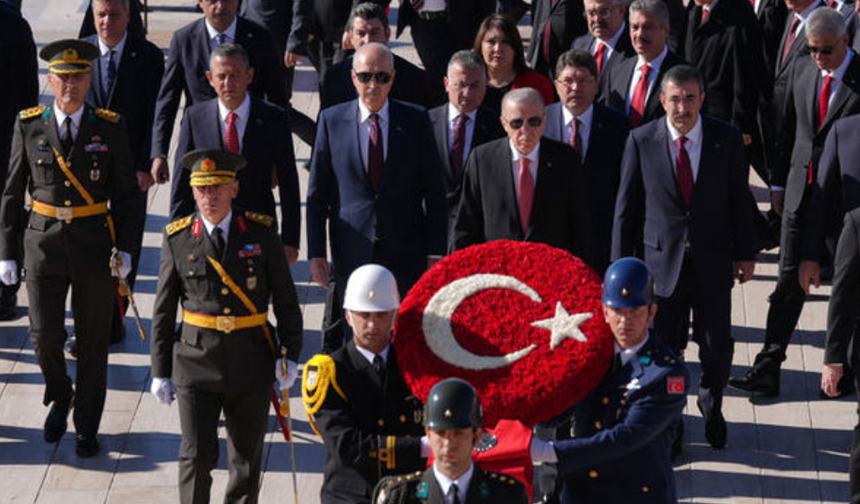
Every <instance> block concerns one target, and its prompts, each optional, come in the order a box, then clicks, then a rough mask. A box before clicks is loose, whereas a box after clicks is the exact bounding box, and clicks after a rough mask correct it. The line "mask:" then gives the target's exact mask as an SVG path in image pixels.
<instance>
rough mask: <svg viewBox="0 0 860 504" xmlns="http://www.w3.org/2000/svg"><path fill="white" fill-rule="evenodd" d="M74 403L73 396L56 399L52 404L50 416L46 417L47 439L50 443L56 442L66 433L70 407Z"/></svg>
mask: <svg viewBox="0 0 860 504" xmlns="http://www.w3.org/2000/svg"><path fill="white" fill-rule="evenodd" d="M71 404H72V400H71V398H70V399H69V400H68V401H64V402H59V401H54V404H52V405H51V411H49V412H48V417H47V418H45V441H47V442H48V443H56V442H57V441H59V440H60V438H61V437H63V434H65V433H66V429H67V428H68V427H69V422H68V420H67V419H68V417H69V407H70V406H71Z"/></svg>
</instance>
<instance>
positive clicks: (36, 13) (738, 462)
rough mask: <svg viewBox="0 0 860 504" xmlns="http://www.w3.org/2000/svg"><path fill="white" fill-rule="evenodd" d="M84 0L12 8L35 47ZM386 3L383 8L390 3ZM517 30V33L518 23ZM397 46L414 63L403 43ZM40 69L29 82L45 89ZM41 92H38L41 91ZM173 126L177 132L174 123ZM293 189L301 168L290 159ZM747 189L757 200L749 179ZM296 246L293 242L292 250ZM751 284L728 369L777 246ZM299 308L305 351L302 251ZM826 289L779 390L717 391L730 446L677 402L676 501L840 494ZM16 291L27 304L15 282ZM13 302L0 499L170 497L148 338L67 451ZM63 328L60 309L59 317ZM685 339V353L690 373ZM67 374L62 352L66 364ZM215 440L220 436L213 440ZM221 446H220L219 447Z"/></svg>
mask: <svg viewBox="0 0 860 504" xmlns="http://www.w3.org/2000/svg"><path fill="white" fill-rule="evenodd" d="M192 4H193V3H192V0H150V5H151V7H152V12H151V13H150V16H149V23H150V29H151V35H150V38H151V39H152V40H153V41H155V42H156V43H157V44H158V45H159V46H160V47H163V48H166V47H167V45H168V44H169V40H170V36H171V33H172V31H173V30H175V29H176V28H178V27H180V26H182V25H184V24H186V23H187V22H189V21H190V20H193V19H196V17H197V16H198V15H197V14H195V13H194V12H193V11H192V10H191V6H192ZM85 5H86V2H85V1H84V0H24V14H25V16H26V17H27V18H28V20H29V21H30V23H31V25H32V26H33V30H34V32H35V34H36V39H37V42H38V44H39V46H40V47H41V46H42V45H44V44H45V43H47V42H49V41H51V40H54V39H57V38H61V37H71V36H75V35H76V34H77V29H78V24H79V22H80V21H79V20H80V19H81V17H82V13H83V10H84V6H85ZM395 12H396V11H395ZM524 34H526V35H527V30H524ZM393 45H394V46H395V50H396V52H398V53H399V54H400V55H402V56H404V57H407V58H409V59H412V60H413V61H415V60H416V59H417V58H416V55H415V52H414V50H413V49H412V46H411V44H410V43H409V42H408V34H407V37H406V38H405V39H401V40H398V41H396V43H395V44H393ZM44 75H45V71H44V69H43V70H42V72H41V80H42V84H43V89H44V83H45V80H44ZM295 89H296V95H295V97H294V102H293V103H294V106H295V107H296V108H298V109H300V110H302V111H303V112H305V113H307V114H311V115H315V113H316V110H317V109H318V106H319V101H318V97H317V94H316V93H315V92H314V90H315V89H316V76H315V74H314V72H313V69H312V67H310V66H309V65H308V64H307V62H303V63H302V65H300V66H299V68H298V74H297V79H296V88H295ZM51 99H52V98H51V97H50V96H49V95H47V94H43V96H42V101H43V102H48V101H50V100H51ZM177 129H178V128H177ZM296 148H297V156H296V157H297V161H298V163H299V164H302V163H304V162H305V161H307V158H308V156H309V148H308V146H306V145H304V144H302V143H301V142H300V141H298V140H297V141H296ZM299 174H300V176H301V180H302V186H303V188H304V187H306V185H307V174H306V172H305V171H304V170H302V169H299ZM753 182H754V184H755V185H756V186H757V187H759V189H758V190H757V196H759V199H760V200H761V201H764V197H765V193H764V191H763V190H761V189H760V186H761V184H760V182H758V181H755V180H754V181H753ZM167 200H168V191H167V189H166V188H164V187H162V188H159V189H157V190H152V191H150V206H149V208H150V210H149V218H148V221H147V227H146V236H145V249H144V253H143V258H142V261H141V262H142V266H141V268H140V275H139V278H138V285H137V292H136V298H137V300H138V303H139V304H140V307H141V312H142V313H143V315H144V318H145V321H144V324H145V326H146V328H147V329H149V327H150V314H151V308H152V303H153V297H154V293H155V288H156V284H157V269H158V255H159V249H160V242H161V235H160V231H161V229H162V227H163V225H164V224H165V223H166V219H167V218H166V214H167V208H168V201H167ZM303 248H304V247H303ZM759 259H760V263H759V265H758V269H757V272H756V277H755V280H754V281H753V282H751V283H749V284H747V285H744V286H741V287H736V288H735V290H734V292H733V302H734V310H733V315H732V319H733V320H732V322H733V325H734V336H735V338H736V340H737V345H736V351H735V358H734V369H733V374H739V373H741V372H743V371H744V370H745V369H746V368H747V366H748V365H749V363H750V361H751V360H752V358H753V357H754V355H755V352H756V351H757V350H758V348H759V346H760V344H761V341H762V338H763V328H764V323H765V317H766V311H767V302H766V298H767V295H768V294H769V293H770V291H771V290H772V289H773V285H774V280H775V277H776V256H775V255H774V254H773V253H767V254H763V255H761V256H760V257H759ZM293 275H294V278H295V281H296V285H297V288H298V291H299V296H300V300H301V302H302V309H303V313H304V317H305V328H306V330H305V352H304V355H303V357H302V361H305V360H306V359H307V358H308V357H309V356H310V355H312V354H313V352H314V350H315V349H317V348H319V326H320V320H321V318H322V302H323V292H322V290H321V289H320V288H318V287H316V286H314V285H312V283H311V282H310V275H309V270H308V263H307V262H306V261H305V260H304V257H303V258H302V260H301V261H299V262H298V263H297V264H296V265H295V266H294V267H293ZM828 292H829V288H828V287H824V288H822V289H821V290H820V291H819V292H817V293H816V295H815V296H813V297H812V299H811V301H810V302H809V303H808V304H807V306H806V309H805V310H804V312H803V317H802V319H801V322H800V327H799V329H798V331H797V333H796V336H795V341H796V343H797V344H796V345H794V346H793V347H792V348H791V350H790V352H789V359H788V361H787V362H786V365H785V369H784V372H783V394H782V396H780V397H779V398H778V400H752V401H751V400H749V399H748V398H747V397H745V396H741V395H738V394H736V393H734V392H732V391H729V392H728V395H727V397H726V401H725V414H726V417H727V419H728V421H729V446H728V447H727V448H726V449H725V450H723V451H713V450H711V449H710V448H709V447H708V446H707V444H706V442H705V440H704V432H703V423H702V419H701V417H700V415H699V413H698V411H697V409H696V407H695V398H694V397H691V398H690V399H689V403H688V408H687V411H686V424H687V445H686V447H685V452H684V456H683V458H682V460H681V461H680V462H679V464H678V465H677V466H676V472H677V476H678V490H679V495H680V497H681V500H682V501H683V502H696V503H707V504H711V503H713V504H715V503H738V504H740V503H750V504H759V503H768V504H770V503H786V504H787V503H817V502H846V501H847V500H848V496H847V481H848V477H847V467H848V452H849V447H850V443H851V434H850V432H851V428H852V426H853V425H854V422H855V412H854V411H855V406H854V402H853V401H851V400H840V401H822V400H820V399H818V379H819V372H820V370H821V360H822V352H823V350H822V349H823V343H824V333H823V329H824V327H825V319H826V307H827V305H826V301H827V297H826V296H827V294H828ZM19 301H20V305H21V306H24V307H25V306H26V296H25V293H24V290H23V289H22V291H21V293H20V296H19ZM25 315H26V308H23V309H21V310H20V318H19V319H18V320H15V321H12V322H6V323H0V503H16V504H17V503H24V504H27V503H39V504H49V503H62V504H75V503H85V504H91V503H102V502H105V503H122V504H134V503H138V502H140V503H154V504H155V503H172V502H176V501H177V500H178V499H177V491H176V469H177V465H176V458H177V456H176V454H177V450H178V446H179V422H178V417H177V414H176V407H175V406H174V407H165V406H161V405H159V404H157V403H156V402H155V400H154V399H153V398H152V397H151V396H150V395H149V394H148V393H147V392H146V391H147V389H148V385H149V357H148V346H147V344H145V343H142V342H141V341H140V340H139V339H138V338H137V337H136V335H135V333H134V326H133V323H132V322H131V321H130V320H127V327H128V329H129V338H127V340H126V341H125V342H124V343H122V344H120V345H117V346H115V347H112V348H111V356H110V370H109V381H108V384H109V391H108V395H107V405H106V409H105V414H104V421H103V422H102V429H101V435H100V439H101V442H102V447H103V451H102V454H101V455H99V456H98V457H96V458H94V459H91V460H81V459H78V458H77V457H76V456H75V454H74V443H73V436H72V435H71V433H70V434H67V435H66V436H65V437H64V438H63V440H62V441H61V442H60V443H59V444H53V445H49V444H46V443H44V441H42V422H43V419H44V416H45V414H46V413H47V410H46V409H45V408H44V407H43V406H42V405H41V397H42V390H43V383H42V379H41V376H40V373H39V369H38V366H37V365H36V362H35V358H34V355H33V349H32V345H31V344H30V342H29V338H28V333H27V322H26V321H27V319H26V316H25ZM67 322H68V324H69V325H71V319H68V321H67ZM695 351H696V345H695V344H694V343H692V344H691V345H690V349H689V350H688V354H687V361H688V362H689V364H690V367H691V369H692V371H693V373H694V375H695V374H697V373H698V364H697V358H696V353H695ZM68 364H69V370H70V373H73V372H74V366H75V362H74V361H73V360H69V361H68ZM291 407H292V410H293V413H294V418H295V420H294V427H295V433H296V436H295V437H296V446H295V448H296V465H297V467H298V492H299V495H300V501H301V502H302V503H308V504H310V503H314V502H318V500H319V497H318V490H319V487H320V484H321V481H322V468H323V460H324V448H323V446H322V444H321V442H320V439H319V438H318V437H316V436H315V435H314V434H313V433H312V431H311V430H310V427H309V425H308V423H307V419H306V416H305V415H304V412H303V410H302V407H301V399H300V392H299V389H298V387H294V388H293V390H292V399H291ZM223 447H224V441H223V433H222V448H223ZM222 451H223V450H222ZM264 456H265V461H264V467H265V472H264V474H263V486H262V499H261V501H262V502H291V501H292V500H293V498H292V495H291V494H292V493H293V483H292V477H291V474H290V469H289V467H290V457H289V450H288V446H287V444H286V443H285V442H284V441H283V439H282V438H281V436H280V434H279V433H277V432H276V430H275V421H274V416H272V429H270V433H269V435H268V437H267V444H266V450H265V455H264ZM226 478H227V472H226V467H225V464H224V462H223V461H222V462H221V465H220V467H219V468H218V469H217V470H216V471H215V473H214V479H215V483H214V485H213V500H214V501H221V498H222V495H223V489H224V486H225V484H226Z"/></svg>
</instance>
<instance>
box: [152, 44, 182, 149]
mask: <svg viewBox="0 0 860 504" xmlns="http://www.w3.org/2000/svg"><path fill="white" fill-rule="evenodd" d="M182 44H183V42H181V41H178V40H177V39H176V37H174V38H173V40H172V41H171V42H170V49H169V50H168V52H167V63H165V66H164V77H163V78H162V79H161V89H160V90H159V91H158V99H157V101H156V103H155V119H154V125H153V129H152V152H151V153H150V154H151V156H152V157H153V158H156V157H163V158H167V153H168V151H169V150H170V137H171V136H172V135H173V122H174V121H175V120H176V113H177V112H178V110H179V98H180V97H181V95H182V90H183V89H184V88H185V69H184V67H183V65H182V61H181V58H182V53H181V45H182Z"/></svg>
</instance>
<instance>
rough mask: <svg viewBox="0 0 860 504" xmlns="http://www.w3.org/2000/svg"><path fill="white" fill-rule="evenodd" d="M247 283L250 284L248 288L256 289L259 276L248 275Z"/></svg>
mask: <svg viewBox="0 0 860 504" xmlns="http://www.w3.org/2000/svg"><path fill="white" fill-rule="evenodd" d="M245 284H246V285H247V286H248V290H254V289H256V288H257V277H255V276H250V277H248V280H247V281H246V282H245Z"/></svg>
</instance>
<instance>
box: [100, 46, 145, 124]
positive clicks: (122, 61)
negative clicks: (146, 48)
mask: <svg viewBox="0 0 860 504" xmlns="http://www.w3.org/2000/svg"><path fill="white" fill-rule="evenodd" d="M136 60H137V48H136V47H135V46H134V39H133V38H132V36H131V34H129V35H128V36H126V38H125V46H124V47H123V48H122V54H120V57H119V65H118V66H117V67H116V82H114V83H113V89H111V90H110V95H109V96H108V97H107V100H105V106H106V108H112V107H114V105H113V97H114V96H117V95H118V93H117V89H119V88H120V86H124V85H125V84H126V81H127V80H128V79H131V78H136V76H135V75H134V72H133V71H126V69H127V68H129V67H131V68H132V69H133V68H134V67H135V66H137V65H135V62H136ZM99 68H101V65H99Z"/></svg>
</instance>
